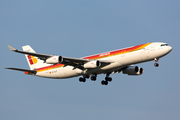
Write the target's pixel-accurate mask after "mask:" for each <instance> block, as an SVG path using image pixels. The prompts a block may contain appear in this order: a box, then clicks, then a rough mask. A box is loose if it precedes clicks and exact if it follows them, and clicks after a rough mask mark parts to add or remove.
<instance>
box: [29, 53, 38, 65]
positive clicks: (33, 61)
mask: <svg viewBox="0 0 180 120" xmlns="http://www.w3.org/2000/svg"><path fill="white" fill-rule="evenodd" d="M27 57H28V59H29V63H30V64H31V65H33V64H36V63H37V58H34V56H31V55H28V56H27Z"/></svg>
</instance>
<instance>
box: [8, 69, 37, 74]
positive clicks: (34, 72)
mask: <svg viewBox="0 0 180 120" xmlns="http://www.w3.org/2000/svg"><path fill="white" fill-rule="evenodd" d="M5 69H10V70H17V71H22V72H25V73H26V74H36V73H37V71H36V70H27V69H20V68H5Z"/></svg>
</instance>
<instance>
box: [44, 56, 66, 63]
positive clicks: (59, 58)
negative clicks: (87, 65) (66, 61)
mask: <svg viewBox="0 0 180 120" xmlns="http://www.w3.org/2000/svg"><path fill="white" fill-rule="evenodd" d="M62 61H63V58H62V56H52V57H50V58H48V59H46V63H47V64H56V63H61V62H62Z"/></svg>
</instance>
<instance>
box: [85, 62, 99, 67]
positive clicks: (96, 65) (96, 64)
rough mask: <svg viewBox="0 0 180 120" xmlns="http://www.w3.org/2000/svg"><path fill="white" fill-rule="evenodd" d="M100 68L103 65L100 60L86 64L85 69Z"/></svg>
mask: <svg viewBox="0 0 180 120" xmlns="http://www.w3.org/2000/svg"><path fill="white" fill-rule="evenodd" d="M100 66H101V63H100V62H99V60H94V61H90V62H87V63H85V64H84V68H96V67H100Z"/></svg>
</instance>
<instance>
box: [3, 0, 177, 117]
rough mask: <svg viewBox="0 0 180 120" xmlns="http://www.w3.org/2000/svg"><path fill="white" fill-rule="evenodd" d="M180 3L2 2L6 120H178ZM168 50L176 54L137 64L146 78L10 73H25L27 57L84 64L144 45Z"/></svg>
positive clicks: (99, 0) (116, 0)
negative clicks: (28, 49) (26, 49)
mask: <svg viewBox="0 0 180 120" xmlns="http://www.w3.org/2000/svg"><path fill="white" fill-rule="evenodd" d="M179 6H180V1H178V0H150V1H143V0H136V1H134V0H122V1H120V0H87V1H85V0H76V1H75V0H30V1H27V0H26V1H24V0H16V1H13V0H1V1H0V41H1V44H0V55H1V68H0V72H1V77H0V119H1V120H40V119H43V120H75V119H76V120H100V119H103V120H109V119H111V120H113V119H115V120H118V119H122V120H169V119H172V120H178V119H180V114H179V113H180V103H179V101H180V96H179V93H180V87H179V86H180V81H179V80H180V79H179V67H180V66H179V61H180V57H179V51H180V47H179V45H180V23H179V21H180V7H179ZM155 41H157V42H166V43H168V44H169V45H171V46H172V47H173V51H172V52H171V53H170V54H169V55H167V56H165V57H164V58H162V59H160V61H159V64H160V66H159V68H155V67H154V65H153V64H154V62H148V63H143V64H138V66H140V67H143V68H144V74H143V75H141V76H127V75H124V74H122V73H120V74H113V75H111V77H112V78H113V81H112V82H111V83H110V84H109V85H108V86H102V85H101V84H100V82H101V80H103V79H104V77H105V75H99V76H98V79H97V81H96V82H93V81H90V80H87V82H86V83H80V82H79V81H78V77H76V78H71V79H64V80H63V79H59V80H54V79H46V78H40V77H34V76H29V75H25V74H24V73H22V72H16V71H10V70H5V69H4V67H18V68H25V69H28V68H29V67H28V64H27V62H26V60H25V57H24V55H22V54H17V53H13V52H11V51H10V50H9V49H8V48H7V45H11V46H13V47H15V48H17V49H20V50H21V49H22V48H21V46H23V45H27V44H29V45H31V46H32V47H33V49H34V50H35V51H36V52H39V53H44V54H53V55H62V56H68V57H83V56H87V55H92V54H96V53H101V52H106V51H110V50H114V49H120V48H124V47H129V46H133V45H138V44H143V43H146V42H155Z"/></svg>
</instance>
